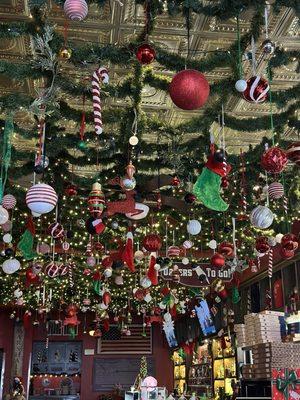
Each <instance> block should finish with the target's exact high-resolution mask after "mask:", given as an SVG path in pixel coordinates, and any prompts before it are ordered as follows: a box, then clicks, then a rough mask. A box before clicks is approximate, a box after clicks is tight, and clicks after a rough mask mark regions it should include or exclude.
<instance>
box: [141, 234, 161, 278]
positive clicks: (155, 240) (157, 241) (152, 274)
mask: <svg viewBox="0 0 300 400" xmlns="http://www.w3.org/2000/svg"><path fill="white" fill-rule="evenodd" d="M161 246H162V241H161V238H160V236H159V235H157V234H155V233H150V234H149V235H147V236H145V237H144V239H143V247H144V248H145V249H146V250H147V251H149V252H150V259H149V267H148V272H147V277H148V278H149V279H150V281H151V283H152V285H157V284H158V271H157V270H156V269H155V264H156V256H157V252H158V251H159V250H160V249H161Z"/></svg>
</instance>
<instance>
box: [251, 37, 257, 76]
mask: <svg viewBox="0 0 300 400" xmlns="http://www.w3.org/2000/svg"><path fill="white" fill-rule="evenodd" d="M255 53H256V46H255V40H254V37H253V36H252V37H251V54H252V73H253V76H255V75H256V55H255Z"/></svg>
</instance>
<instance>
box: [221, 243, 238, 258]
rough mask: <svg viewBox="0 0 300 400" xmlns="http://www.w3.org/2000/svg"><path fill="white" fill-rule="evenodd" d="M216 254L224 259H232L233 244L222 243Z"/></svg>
mask: <svg viewBox="0 0 300 400" xmlns="http://www.w3.org/2000/svg"><path fill="white" fill-rule="evenodd" d="M218 252H219V253H220V254H222V256H224V257H232V256H233V252H234V247H233V244H232V243H230V242H222V243H220V245H219V247H218Z"/></svg>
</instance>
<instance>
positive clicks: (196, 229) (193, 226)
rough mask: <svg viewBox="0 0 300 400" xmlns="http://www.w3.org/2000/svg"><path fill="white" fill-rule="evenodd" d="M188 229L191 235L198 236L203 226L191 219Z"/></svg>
mask: <svg viewBox="0 0 300 400" xmlns="http://www.w3.org/2000/svg"><path fill="white" fill-rule="evenodd" d="M186 229H187V231H188V233H189V234H190V235H193V236H194V235H198V234H199V233H200V232H201V224H200V222H199V221H198V220H197V219H191V220H189V222H188V223H187V226H186Z"/></svg>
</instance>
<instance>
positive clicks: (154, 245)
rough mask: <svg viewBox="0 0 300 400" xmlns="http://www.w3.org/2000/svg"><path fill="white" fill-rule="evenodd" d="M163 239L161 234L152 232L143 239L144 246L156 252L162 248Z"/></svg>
mask: <svg viewBox="0 0 300 400" xmlns="http://www.w3.org/2000/svg"><path fill="white" fill-rule="evenodd" d="M161 246H162V241H161V238H160V236H159V235H157V234H155V233H150V234H149V235H147V236H145V237H144V239H143V247H144V248H145V249H146V250H147V251H150V252H156V251H158V250H160V249H161Z"/></svg>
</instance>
